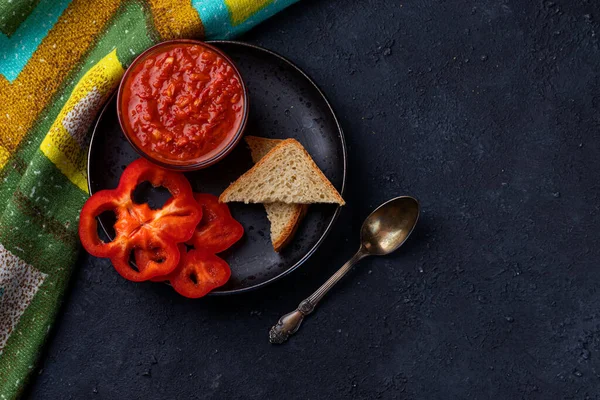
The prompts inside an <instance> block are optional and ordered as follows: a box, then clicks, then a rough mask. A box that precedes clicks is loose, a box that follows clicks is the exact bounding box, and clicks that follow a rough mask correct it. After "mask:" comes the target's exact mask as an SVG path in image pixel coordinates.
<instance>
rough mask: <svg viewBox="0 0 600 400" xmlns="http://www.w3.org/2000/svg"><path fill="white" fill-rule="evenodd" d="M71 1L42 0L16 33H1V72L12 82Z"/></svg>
mask: <svg viewBox="0 0 600 400" xmlns="http://www.w3.org/2000/svg"><path fill="white" fill-rule="evenodd" d="M69 3H71V0H40V2H39V3H38V5H37V6H36V7H35V9H34V10H33V11H32V12H31V14H29V16H28V17H27V18H26V19H25V21H23V22H22V23H21V25H19V27H18V28H17V30H16V31H15V33H14V34H12V35H11V36H10V37H8V36H6V35H4V34H2V33H0V49H4V51H3V54H2V56H0V74H2V75H4V77H5V78H6V79H8V80H9V81H10V82H12V81H14V80H15V79H16V78H17V76H19V73H20V72H21V71H22V70H23V68H24V67H25V65H26V64H27V62H28V61H29V59H30V58H31V56H32V55H33V52H34V51H35V50H36V49H37V48H38V46H39V45H40V43H41V42H42V39H44V38H45V37H46V35H47V34H48V32H49V31H50V29H52V27H53V26H54V24H56V21H58V17H60V15H61V14H62V12H63V11H64V10H65V8H67V6H68V5H69ZM48 61H50V60H48Z"/></svg>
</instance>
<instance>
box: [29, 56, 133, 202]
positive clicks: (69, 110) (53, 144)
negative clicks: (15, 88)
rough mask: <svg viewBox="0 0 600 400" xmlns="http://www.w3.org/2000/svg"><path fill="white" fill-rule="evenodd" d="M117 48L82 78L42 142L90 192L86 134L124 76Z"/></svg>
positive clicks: (49, 154) (63, 169) (48, 153)
mask: <svg viewBox="0 0 600 400" xmlns="http://www.w3.org/2000/svg"><path fill="white" fill-rule="evenodd" d="M123 72H124V69H123V66H122V65H121V63H120V62H119V59H118V58H117V51H116V50H113V51H112V52H111V53H110V54H108V55H107V56H106V57H104V58H103V59H102V60H100V61H99V62H98V63H97V64H96V65H94V66H93V67H92V68H91V69H90V70H89V71H88V72H86V73H85V75H83V77H82V78H81V79H80V80H79V82H78V83H77V85H76V86H75V88H74V89H73V92H72V93H71V96H70V97H69V99H68V100H67V102H66V103H65V105H64V107H63V108H62V110H60V113H59V114H58V116H57V118H56V120H54V123H53V124H52V126H51V127H50V130H49V131H48V133H47V134H46V137H45V138H44V141H43V142H42V144H41V145H40V150H41V151H42V152H43V153H44V154H45V155H46V157H48V159H49V160H50V161H52V162H53V163H54V165H56V167H57V168H58V169H59V170H60V171H61V172H62V173H63V174H64V175H65V176H66V177H67V178H69V180H70V181H71V182H73V183H74V184H75V185H77V186H78V187H79V188H80V189H81V190H83V191H84V192H86V193H87V191H88V190H87V173H86V168H85V167H86V165H85V162H86V154H85V150H86V145H87V140H86V138H87V133H88V130H89V128H90V126H91V124H92V122H93V120H94V117H95V116H96V114H97V113H98V111H99V110H100V107H102V105H103V104H104V101H105V100H106V98H107V97H108V95H110V93H111V92H112V90H113V88H115V87H116V86H117V85H118V83H119V80H120V79H121V77H122V76H123Z"/></svg>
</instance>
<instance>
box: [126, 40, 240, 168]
mask: <svg viewBox="0 0 600 400" xmlns="http://www.w3.org/2000/svg"><path fill="white" fill-rule="evenodd" d="M157 50H158V51H157V52H151V53H149V54H148V56H147V57H146V58H145V59H143V60H141V61H140V62H139V63H138V64H137V65H135V66H134V69H133V70H132V71H131V73H130V76H129V79H128V81H127V82H126V84H125V85H124V87H123V94H122V98H121V101H122V108H121V109H122V110H123V112H126V113H127V115H126V116H124V117H125V118H123V120H124V123H125V125H126V127H125V129H127V130H128V131H129V132H130V133H132V135H130V136H133V137H131V139H132V140H134V141H135V142H136V144H137V145H138V146H139V147H140V148H141V149H142V150H143V151H145V152H146V153H147V154H149V155H151V156H154V157H157V158H159V159H164V160H167V161H175V162H184V161H193V160H196V159H199V158H201V157H202V156H204V155H207V154H208V153H210V152H211V151H213V150H215V149H219V147H220V146H221V145H222V144H226V143H227V142H228V140H227V139H231V137H232V136H234V135H235V134H236V132H237V131H238V129H239V127H240V124H241V121H242V115H243V108H244V105H243V101H244V98H243V89H242V83H241V82H240V78H239V76H238V74H237V73H236V71H235V69H234V68H233V66H232V65H231V64H230V63H229V62H228V61H227V60H226V59H225V58H223V57H222V56H220V55H219V54H218V53H217V52H215V51H213V50H211V49H209V48H206V47H203V46H199V45H195V44H191V43H190V44H174V45H172V46H168V47H165V48H160V49H157ZM219 150H220V149H219Z"/></svg>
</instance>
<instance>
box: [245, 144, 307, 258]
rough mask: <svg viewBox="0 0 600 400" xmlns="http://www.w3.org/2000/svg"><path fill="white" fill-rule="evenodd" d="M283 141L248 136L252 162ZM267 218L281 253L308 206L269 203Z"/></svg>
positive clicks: (266, 206) (276, 246)
mask: <svg viewBox="0 0 600 400" xmlns="http://www.w3.org/2000/svg"><path fill="white" fill-rule="evenodd" d="M281 142H283V140H281V139H265V138H261V137H256V136H246V143H248V147H250V153H251V155H252V161H254V163H257V162H258V161H259V160H260V159H261V158H263V157H264V156H265V155H267V153H268V152H269V151H271V150H272V149H273V148H274V147H275V146H277V145H278V144H279V143H281ZM264 206H265V210H266V211H267V218H269V221H270V222H271V243H273V249H275V251H276V252H279V251H281V249H283V248H284V247H285V246H286V245H287V244H288V243H289V242H290V241H291V240H292V238H293V236H294V234H295V233H296V231H297V230H298V226H299V225H300V222H301V221H302V218H303V217H304V215H305V214H306V210H307V208H308V205H307V204H286V203H267V204H265V205H264Z"/></svg>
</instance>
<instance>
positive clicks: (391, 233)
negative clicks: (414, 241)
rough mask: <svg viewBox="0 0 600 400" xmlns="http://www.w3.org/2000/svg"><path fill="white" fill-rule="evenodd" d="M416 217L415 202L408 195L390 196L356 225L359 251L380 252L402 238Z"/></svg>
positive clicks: (388, 250)
mask: <svg viewBox="0 0 600 400" xmlns="http://www.w3.org/2000/svg"><path fill="white" fill-rule="evenodd" d="M418 219H419V202H418V201H417V200H415V199H414V198H412V197H410V196H401V197H396V198H395V199H391V200H389V201H387V202H385V203H383V204H382V205H380V206H379V207H377V209H375V211H373V212H372V213H371V214H370V215H369V216H368V217H367V219H366V220H365V222H363V225H362V227H361V229H360V242H361V246H362V251H363V252H364V253H365V254H366V255H373V256H383V255H386V254H390V253H391V252H393V251H395V250H396V249H398V247H400V246H402V244H403V243H404V242H405V241H406V239H407V238H408V236H409V235H410V233H411V232H412V230H413V229H414V227H415V225H416V224H417V220H418Z"/></svg>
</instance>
